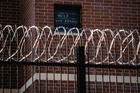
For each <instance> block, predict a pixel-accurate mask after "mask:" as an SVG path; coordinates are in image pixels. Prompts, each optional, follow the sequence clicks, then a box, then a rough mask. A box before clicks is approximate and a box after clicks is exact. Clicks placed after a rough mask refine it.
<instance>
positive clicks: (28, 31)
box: [0, 25, 140, 65]
mask: <svg viewBox="0 0 140 93" xmlns="http://www.w3.org/2000/svg"><path fill="white" fill-rule="evenodd" d="M60 29H61V31H60ZM0 43H1V45H0V55H1V56H0V59H1V60H2V61H8V60H11V59H12V60H15V61H19V62H22V61H24V60H27V59H28V60H31V61H32V62H36V61H38V60H40V61H44V62H49V61H53V62H62V61H66V60H68V61H69V62H71V63H73V62H75V60H74V59H75V55H76V53H75V49H76V47H77V46H79V45H83V46H85V56H86V58H87V59H86V63H88V62H90V63H94V64H104V63H107V64H114V63H118V64H120V65H123V64H131V65H140V62H139V59H140V32H139V31H138V30H136V29H135V30H124V29H120V30H111V29H78V28H71V29H66V28H65V27H62V26H60V27H57V28H56V29H55V30H52V28H51V27H49V26H44V27H37V26H30V27H26V26H23V25H22V26H18V27H12V26H11V25H6V26H4V27H2V25H0ZM12 43H15V44H16V46H14V47H15V48H14V49H12V47H13V46H12ZM7 51H8V52H7ZM5 52H6V54H7V55H5V56H4V55H3V54H4V53H5ZM64 52H65V53H64ZM46 55H47V56H46Z"/></svg>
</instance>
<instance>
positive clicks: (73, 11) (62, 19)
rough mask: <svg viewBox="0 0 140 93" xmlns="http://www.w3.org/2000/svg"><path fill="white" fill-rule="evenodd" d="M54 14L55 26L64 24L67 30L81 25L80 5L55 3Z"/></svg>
mask: <svg viewBox="0 0 140 93" xmlns="http://www.w3.org/2000/svg"><path fill="white" fill-rule="evenodd" d="M54 16H55V27H59V26H64V27H66V28H67V30H68V29H70V28H73V27H77V28H80V27H81V24H80V7H79V6H70V5H55V13H54ZM61 32H62V31H61Z"/></svg>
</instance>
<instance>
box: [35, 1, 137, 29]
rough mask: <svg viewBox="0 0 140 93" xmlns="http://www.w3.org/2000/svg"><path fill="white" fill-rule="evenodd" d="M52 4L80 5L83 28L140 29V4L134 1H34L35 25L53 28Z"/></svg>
mask: <svg viewBox="0 0 140 93" xmlns="http://www.w3.org/2000/svg"><path fill="white" fill-rule="evenodd" d="M54 4H71V5H75V4H78V5H81V6H82V11H81V15H82V18H81V21H82V22H81V23H82V27H83V28H119V29H121V28H131V29H133V28H134V29H136V28H139V27H140V21H139V20H140V13H139V9H140V2H139V1H136V0H125V1H122V0H117V1H116V0H71V1H68V0H36V2H35V23H36V25H39V26H44V25H46V24H47V25H49V26H52V27H53V26H54Z"/></svg>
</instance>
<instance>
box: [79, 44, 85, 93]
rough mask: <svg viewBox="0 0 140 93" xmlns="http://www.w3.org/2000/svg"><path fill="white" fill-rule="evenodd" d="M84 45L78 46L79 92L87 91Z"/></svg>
mask: <svg viewBox="0 0 140 93" xmlns="http://www.w3.org/2000/svg"><path fill="white" fill-rule="evenodd" d="M84 54H85V53H84V46H79V47H78V48H77V64H78V66H77V93H86V78H85V75H86V72H85V55H84Z"/></svg>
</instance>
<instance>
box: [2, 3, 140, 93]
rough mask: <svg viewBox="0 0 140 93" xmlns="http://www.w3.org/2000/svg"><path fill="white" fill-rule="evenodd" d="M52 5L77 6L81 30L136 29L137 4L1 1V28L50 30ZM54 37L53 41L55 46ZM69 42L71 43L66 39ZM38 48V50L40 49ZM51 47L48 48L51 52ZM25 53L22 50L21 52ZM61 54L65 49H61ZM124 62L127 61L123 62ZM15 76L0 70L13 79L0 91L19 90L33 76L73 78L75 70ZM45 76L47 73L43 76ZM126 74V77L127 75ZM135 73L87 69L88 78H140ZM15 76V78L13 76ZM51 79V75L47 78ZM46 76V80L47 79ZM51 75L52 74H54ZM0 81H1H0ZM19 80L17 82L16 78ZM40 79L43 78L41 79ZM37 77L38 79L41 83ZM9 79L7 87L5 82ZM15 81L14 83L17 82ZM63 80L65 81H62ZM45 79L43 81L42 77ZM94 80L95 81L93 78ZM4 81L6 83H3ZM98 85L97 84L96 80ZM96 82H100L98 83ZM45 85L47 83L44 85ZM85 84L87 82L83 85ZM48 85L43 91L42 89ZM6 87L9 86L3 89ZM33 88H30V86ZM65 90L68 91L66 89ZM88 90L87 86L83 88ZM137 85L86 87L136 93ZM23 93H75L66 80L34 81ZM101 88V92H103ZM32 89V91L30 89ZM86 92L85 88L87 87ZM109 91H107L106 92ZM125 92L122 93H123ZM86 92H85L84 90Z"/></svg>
mask: <svg viewBox="0 0 140 93" xmlns="http://www.w3.org/2000/svg"><path fill="white" fill-rule="evenodd" d="M54 4H70V5H81V6H82V9H81V24H82V28H93V29H95V28H99V29H103V28H111V29H115V28H118V29H122V28H125V29H140V11H139V10H140V2H139V1H138V0H117V1H116V0H2V1H0V24H2V25H7V24H10V25H15V24H17V25H19V24H21V25H22V24H23V25H27V26H31V25H37V26H44V25H48V26H51V27H52V28H54ZM57 38H58V37H56V38H55V41H54V42H56V43H57V40H58V39H57ZM70 40H71V39H70ZM40 47H41V46H40ZM53 48H55V45H54V46H52V49H53ZM25 50H26V49H25ZM64 53H65V49H64ZM126 60H127V59H126ZM20 68H21V70H20V69H19V72H16V70H17V68H15V69H14V68H12V69H13V71H15V72H12V69H11V70H9V69H7V67H4V68H3V67H2V68H1V70H2V73H1V74H2V75H4V77H5V76H6V75H7V76H9V74H7V73H12V74H11V75H12V76H13V77H8V78H5V80H3V79H1V83H3V81H5V83H4V84H5V85H4V86H0V87H1V88H9V87H11V86H12V84H15V83H17V82H19V85H18V86H17V85H15V86H13V87H11V88H18V87H19V89H20V88H21V87H22V86H23V85H26V84H27V81H28V80H29V79H30V78H32V77H31V76H33V75H34V74H35V73H44V74H46V76H47V73H54V72H55V73H56V74H59V73H61V74H68V73H69V74H75V73H76V70H75V68H66V67H62V68H60V67H47V68H46V67H32V66H28V67H20ZM46 72H47V73H46ZM103 72H104V73H103ZM128 72H129V73H128ZM87 73H88V71H87ZM137 73H138V72H137V71H136V70H124V69H120V70H118V69H97V68H93V69H90V74H92V75H119V76H134V77H135V76H137V75H138V76H140V75H139V74H137ZM17 74H18V75H19V76H17ZM51 75H52V74H51ZM51 75H50V76H51ZM54 75H55V74H54ZM4 77H1V78H4ZM18 77H19V78H18ZM20 77H21V78H20ZM41 77H42V78H43V76H41ZM41 77H40V79H41ZM12 78H14V79H15V81H14V79H13V81H12V82H14V83H11V84H10V85H9V83H7V82H8V80H9V79H12ZM17 78H18V80H17ZM64 78H65V77H64ZM46 79H47V77H46ZM96 79H98V78H97V77H96ZM6 81H7V82H6ZM97 81H98V80H97ZM99 81H100V80H99ZM46 82H48V83H46ZM87 83H88V82H87ZM47 84H48V86H47V88H48V90H47V88H46V85H47ZM7 85H9V86H8V87H7ZM33 85H34V86H33ZM68 86H69V87H68ZM87 86H88V84H87ZM137 86H138V85H137V83H133V84H131V83H125V82H120V83H115V82H104V84H103V83H102V82H101V81H100V82H95V81H94V82H93V81H92V82H90V84H89V87H90V88H91V91H92V92H95V93H101V91H102V90H104V93H108V91H111V92H112V93H113V92H114V91H116V89H117V91H118V92H119V93H123V92H124V91H125V92H127V93H128V92H133V93H136V88H137ZM23 87H26V88H28V89H27V90H26V91H24V92H25V93H32V92H33V91H34V93H38V92H39V91H40V92H41V93H44V92H45V91H48V92H49V93H52V92H56V93H60V92H61V93H67V92H72V93H73V92H74V91H75V92H76V82H75V81H74V80H73V81H67V80H62V81H60V80H51V79H50V80H49V79H48V80H47V81H46V80H43V79H41V80H36V81H35V82H34V83H33V82H32V84H31V85H30V86H29V87H27V86H23ZM103 87H104V88H103ZM33 88H34V89H33ZM87 88H88V87H87ZM109 88H110V89H109ZM123 88H125V90H124V89H123ZM87 91H88V89H87Z"/></svg>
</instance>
